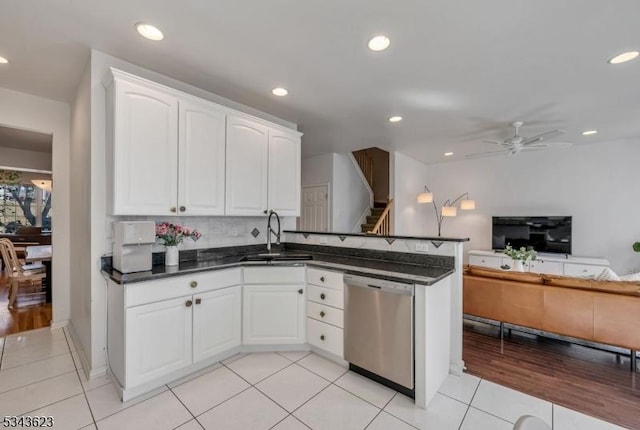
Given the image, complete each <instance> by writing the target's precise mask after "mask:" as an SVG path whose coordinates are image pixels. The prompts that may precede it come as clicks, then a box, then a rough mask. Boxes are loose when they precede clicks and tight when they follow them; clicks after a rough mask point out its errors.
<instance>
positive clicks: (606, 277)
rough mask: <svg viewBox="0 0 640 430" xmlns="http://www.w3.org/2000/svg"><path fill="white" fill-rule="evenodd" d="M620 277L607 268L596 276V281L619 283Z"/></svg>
mask: <svg viewBox="0 0 640 430" xmlns="http://www.w3.org/2000/svg"><path fill="white" fill-rule="evenodd" d="M619 280H620V277H619V276H618V275H617V274H616V272H614V271H613V270H611V269H609V268H608V267H607V268H606V269H604V270H603V271H602V272H600V274H599V275H598V276H596V281H619Z"/></svg>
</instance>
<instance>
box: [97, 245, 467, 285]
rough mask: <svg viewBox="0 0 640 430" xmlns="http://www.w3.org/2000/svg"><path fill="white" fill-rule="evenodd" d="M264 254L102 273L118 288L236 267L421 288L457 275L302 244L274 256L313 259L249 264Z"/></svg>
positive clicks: (435, 262) (448, 263) (254, 250)
mask: <svg viewBox="0 0 640 430" xmlns="http://www.w3.org/2000/svg"><path fill="white" fill-rule="evenodd" d="M349 250H351V251H349ZM319 251H320V252H319ZM264 252H266V250H265V248H264V246H263V245H259V246H243V247H233V248H214V249H211V250H202V251H189V252H187V253H185V252H183V253H181V256H180V258H181V261H180V264H179V265H178V266H169V267H166V266H165V265H164V264H163V263H162V262H160V264H154V265H153V267H152V269H151V270H150V271H145V272H136V273H127V274H124V273H120V272H119V271H117V270H115V269H113V268H112V267H111V264H110V261H109V260H106V261H105V260H104V259H103V269H102V272H103V273H104V274H105V275H106V276H108V277H109V278H110V279H111V280H112V281H114V282H116V283H117V284H131V283H136V282H143V281H151V280H155V279H162V278H167V277H171V276H180V275H185V274H188V273H196V272H204V271H210V270H220V269H227V268H233V267H251V266H305V265H306V266H309V267H319V268H325V269H334V270H337V271H340V272H343V273H347V274H354V275H361V276H369V277H372V278H378V279H385V280H390V281H397V282H410V283H415V284H419V285H431V284H434V283H436V282H438V281H439V280H441V279H443V278H445V277H447V276H449V275H450V274H452V273H453V272H454V269H453V257H438V256H427V255H416V254H408V253H407V254H405V253H399V252H388V251H373V250H355V249H351V248H334V247H328V246H313V245H299V244H284V246H281V247H279V248H278V249H274V250H272V252H277V253H279V254H280V255H281V256H289V257H291V256H294V255H300V254H306V255H309V256H311V258H312V259H310V260H282V261H272V262H265V261H245V258H246V256H247V255H253V254H258V253H264ZM183 254H184V255H183ZM156 261H157V259H156Z"/></svg>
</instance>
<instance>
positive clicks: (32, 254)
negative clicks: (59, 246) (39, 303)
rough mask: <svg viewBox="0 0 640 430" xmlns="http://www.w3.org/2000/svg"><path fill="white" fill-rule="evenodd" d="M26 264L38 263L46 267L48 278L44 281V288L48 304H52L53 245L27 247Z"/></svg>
mask: <svg viewBox="0 0 640 430" xmlns="http://www.w3.org/2000/svg"><path fill="white" fill-rule="evenodd" d="M24 252H25V258H24V261H25V263H38V262H41V263H42V264H43V265H44V268H45V273H46V277H45V279H43V284H44V285H43V286H44V288H45V292H46V302H47V303H51V297H52V291H53V279H52V278H51V257H52V256H53V249H52V246H51V245H33V246H27V247H25V249H24Z"/></svg>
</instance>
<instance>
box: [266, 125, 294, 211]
mask: <svg viewBox="0 0 640 430" xmlns="http://www.w3.org/2000/svg"><path fill="white" fill-rule="evenodd" d="M300 164H301V158H300V135H299V134H298V133H293V132H292V133H287V132H284V131H280V130H275V129H270V130H269V199H268V203H267V204H268V207H267V208H268V209H269V210H274V211H276V212H278V214H279V215H284V216H300Z"/></svg>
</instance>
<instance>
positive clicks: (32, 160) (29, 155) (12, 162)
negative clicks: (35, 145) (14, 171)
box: [0, 147, 52, 171]
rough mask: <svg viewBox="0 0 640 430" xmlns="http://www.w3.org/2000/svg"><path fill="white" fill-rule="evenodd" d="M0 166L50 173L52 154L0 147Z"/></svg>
mask: <svg viewBox="0 0 640 430" xmlns="http://www.w3.org/2000/svg"><path fill="white" fill-rule="evenodd" d="M0 165H2V166H7V167H14V168H22V169H35V170H49V171H50V170H51V166H52V153H51V152H36V151H25V150H24V149H16V148H5V147H0Z"/></svg>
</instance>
